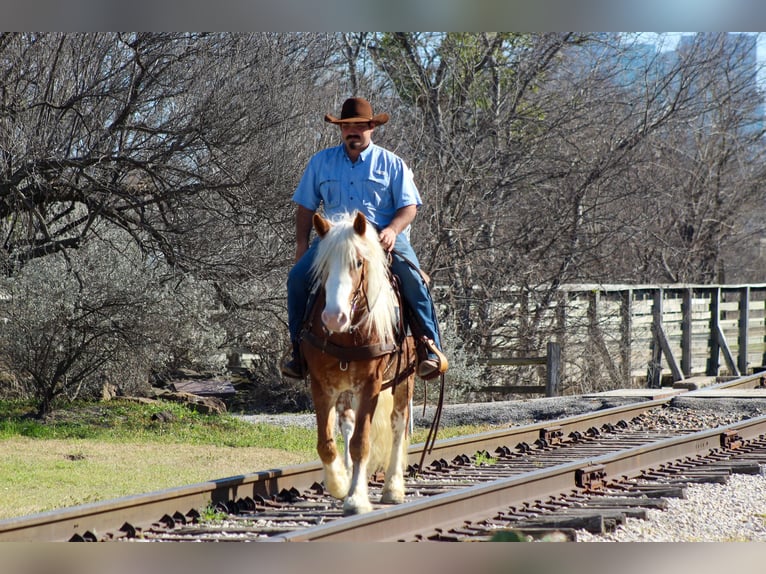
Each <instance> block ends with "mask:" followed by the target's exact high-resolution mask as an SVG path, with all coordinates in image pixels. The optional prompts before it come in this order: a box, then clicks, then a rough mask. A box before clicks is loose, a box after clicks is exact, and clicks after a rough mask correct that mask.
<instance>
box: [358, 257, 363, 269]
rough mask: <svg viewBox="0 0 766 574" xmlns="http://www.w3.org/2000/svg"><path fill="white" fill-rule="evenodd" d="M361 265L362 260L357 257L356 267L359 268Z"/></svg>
mask: <svg viewBox="0 0 766 574" xmlns="http://www.w3.org/2000/svg"><path fill="white" fill-rule="evenodd" d="M362 265H364V261H362V260H361V259H357V260H356V268H357V269H360V268H361V267H362Z"/></svg>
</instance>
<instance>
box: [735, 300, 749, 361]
mask: <svg viewBox="0 0 766 574" xmlns="http://www.w3.org/2000/svg"><path fill="white" fill-rule="evenodd" d="M749 322H750V287H742V289H740V290H739V351H738V356H737V366H738V367H739V372H740V373H741V374H743V375H746V374H747V346H748V345H747V343H748V340H747V335H748V333H747V330H748V326H749Z"/></svg>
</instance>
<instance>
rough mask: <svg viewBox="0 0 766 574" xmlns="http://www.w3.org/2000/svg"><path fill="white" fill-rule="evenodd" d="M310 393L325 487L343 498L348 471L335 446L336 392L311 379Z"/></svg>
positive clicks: (346, 487) (333, 494) (345, 491)
mask: <svg viewBox="0 0 766 574" xmlns="http://www.w3.org/2000/svg"><path fill="white" fill-rule="evenodd" d="M315 384H316V386H317V388H316V389H315ZM312 395H313V398H314V407H315V410H316V419H317V454H319V459H320V460H321V461H322V465H323V467H324V477H325V478H324V482H325V488H326V489H327V491H328V492H329V493H330V494H331V495H332V496H334V497H335V498H344V497H345V496H346V494H347V493H348V471H347V470H346V468H345V467H344V465H343V463H342V462H341V459H340V457H339V456H338V449H337V447H336V446H335V404H336V401H337V393H333V392H331V391H323V390H322V388H321V387H320V386H319V383H318V382H317V383H315V380H314V379H312Z"/></svg>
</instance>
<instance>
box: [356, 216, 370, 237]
mask: <svg viewBox="0 0 766 574" xmlns="http://www.w3.org/2000/svg"><path fill="white" fill-rule="evenodd" d="M354 231H356V233H357V235H364V234H365V232H366V231H367V218H366V217H365V216H364V214H363V213H361V212H359V211H357V212H356V217H355V218H354Z"/></svg>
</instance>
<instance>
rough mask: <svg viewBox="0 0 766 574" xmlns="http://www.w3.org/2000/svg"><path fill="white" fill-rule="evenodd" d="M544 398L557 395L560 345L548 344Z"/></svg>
mask: <svg viewBox="0 0 766 574" xmlns="http://www.w3.org/2000/svg"><path fill="white" fill-rule="evenodd" d="M545 364H546V374H545V396H546V397H557V396H558V395H559V378H560V376H561V345H559V344H558V343H553V342H548V345H547V349H546V358H545Z"/></svg>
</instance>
